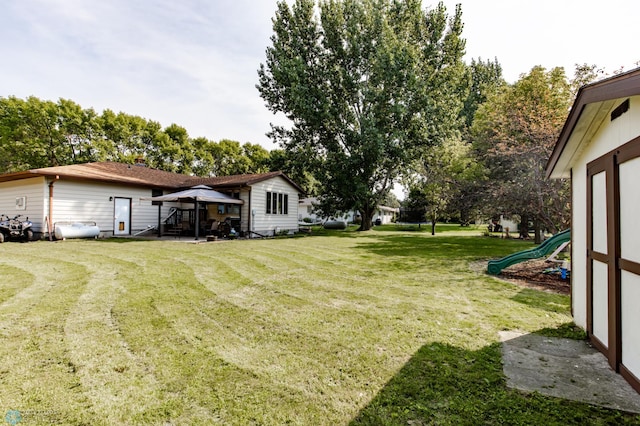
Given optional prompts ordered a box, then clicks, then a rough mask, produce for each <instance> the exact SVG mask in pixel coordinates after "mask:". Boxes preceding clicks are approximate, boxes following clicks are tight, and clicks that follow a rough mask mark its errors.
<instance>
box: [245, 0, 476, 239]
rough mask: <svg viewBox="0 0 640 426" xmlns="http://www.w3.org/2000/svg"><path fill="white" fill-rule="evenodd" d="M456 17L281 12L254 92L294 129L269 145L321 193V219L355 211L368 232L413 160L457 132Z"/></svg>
mask: <svg viewBox="0 0 640 426" xmlns="http://www.w3.org/2000/svg"><path fill="white" fill-rule="evenodd" d="M316 12H317V13H316ZM461 15H462V12H461V9H460V7H458V8H456V11H455V14H454V15H453V16H452V17H449V16H448V15H447V12H446V8H445V7H444V5H443V4H442V3H440V4H439V5H438V6H436V7H435V8H434V9H431V10H423V9H422V4H421V2H420V1H419V0H412V1H403V2H397V1H391V0H364V1H362V0H327V1H322V2H320V3H319V4H318V5H317V7H316V4H315V1H312V0H297V1H295V2H294V4H293V5H292V6H291V7H290V6H289V5H288V4H287V3H285V2H280V3H278V8H277V11H276V16H275V18H274V19H273V31H274V34H273V36H272V38H271V40H272V43H273V44H272V46H270V47H268V48H267V52H266V61H265V63H264V64H261V66H260V69H259V71H258V74H259V84H258V85H257V88H258V90H259V91H260V94H261V96H262V97H263V99H264V100H265V102H266V104H267V106H268V108H269V109H270V110H271V111H273V112H274V113H284V114H285V115H286V116H287V117H288V118H289V119H290V121H291V126H289V127H285V126H273V129H272V132H271V134H270V136H271V137H272V139H273V140H274V141H275V142H276V143H279V144H280V145H281V146H282V147H283V149H284V150H285V151H287V152H288V153H290V158H292V159H296V160H297V161H300V162H302V163H303V164H304V167H303V168H305V169H306V170H309V171H310V172H311V174H312V175H313V176H314V178H315V180H316V181H317V182H319V183H320V185H319V186H318V195H319V196H320V200H321V209H322V210H323V211H324V212H325V213H328V214H332V213H335V212H336V211H347V210H351V209H356V210H359V211H360V212H361V214H362V217H363V221H362V226H361V229H369V227H370V226H371V219H372V216H373V213H374V211H375V208H376V206H377V205H378V204H379V203H380V202H381V201H382V200H383V199H384V197H385V195H386V194H387V193H388V192H389V191H390V189H391V187H392V185H393V183H394V181H395V180H397V179H398V178H399V176H401V175H402V174H403V173H404V172H405V171H406V170H407V169H408V168H409V167H410V164H411V162H412V161H413V159H414V157H415V156H416V153H417V152H419V151H420V149H422V148H424V147H426V146H430V145H435V144H439V143H441V142H442V141H443V140H445V139H446V138H447V137H449V136H450V135H451V134H452V133H453V132H454V131H455V129H456V126H457V123H458V120H459V113H460V111H461V109H462V102H463V98H462V97H461V96H460V92H459V90H460V87H462V80H463V79H464V78H465V68H464V64H463V62H462V56H463V54H464V46H465V41H464V40H463V39H462V38H461V33H462V26H463V25H462V18H461Z"/></svg>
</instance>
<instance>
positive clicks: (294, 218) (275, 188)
mask: <svg viewBox="0 0 640 426" xmlns="http://www.w3.org/2000/svg"><path fill="white" fill-rule="evenodd" d="M267 192H277V193H283V194H288V195H289V204H288V214H286V215H284V214H267V207H266V199H267ZM248 204H249V203H247V202H246V201H245V206H247V205H248ZM246 208H248V206H247V207H246ZM251 210H255V215H252V223H251V229H250V230H251V231H253V232H256V233H258V234H261V235H272V234H273V233H274V232H275V231H276V230H278V231H285V230H292V231H298V192H297V190H296V188H294V187H293V186H291V184H289V182H287V180H285V179H284V178H282V177H280V176H277V177H274V178H272V179H269V180H266V181H262V182H258V183H256V184H254V185H252V188H251ZM248 213H249V214H251V212H250V211H249V212H248Z"/></svg>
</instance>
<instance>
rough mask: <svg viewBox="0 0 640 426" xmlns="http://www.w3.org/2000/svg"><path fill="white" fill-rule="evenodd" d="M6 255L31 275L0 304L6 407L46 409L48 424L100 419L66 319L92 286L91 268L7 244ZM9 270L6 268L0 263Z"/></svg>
mask: <svg viewBox="0 0 640 426" xmlns="http://www.w3.org/2000/svg"><path fill="white" fill-rule="evenodd" d="M10 249H11V250H14V251H12V252H11V253H6V252H5V253H2V252H1V251H0V253H2V256H4V258H5V259H13V260H17V259H22V260H24V259H29V262H28V263H27V262H12V264H14V265H20V266H19V267H20V268H21V269H23V273H24V276H31V277H32V282H31V285H29V286H27V287H25V288H24V289H23V290H22V291H21V292H18V293H17V294H16V295H14V297H13V298H11V299H9V300H7V301H5V302H4V303H3V304H2V306H1V307H0V333H1V341H2V344H1V345H0V359H1V360H2V362H1V363H0V389H2V391H1V394H0V404H1V406H2V408H5V409H7V410H8V409H15V410H22V411H26V410H29V409H35V407H37V409H38V410H39V411H40V412H42V413H45V414H46V415H45V423H46V422H53V423H58V422H60V423H67V422H69V423H82V422H83V421H85V420H86V419H90V418H93V417H94V413H93V412H92V407H91V404H90V403H89V402H88V401H87V400H86V398H85V396H84V395H83V393H82V386H81V383H80V382H79V380H78V376H77V374H76V372H77V367H76V365H75V364H74V362H73V360H72V357H71V355H70V353H69V350H68V347H67V345H66V340H65V333H64V323H65V321H66V319H67V318H68V316H69V314H70V312H71V309H72V307H73V305H74V304H75V303H76V302H77V300H78V299H79V297H80V296H81V295H82V293H83V292H84V290H85V288H86V285H87V275H88V273H87V270H86V269H85V268H84V267H82V266H81V265H77V264H75V263H73V262H72V261H64V260H61V259H58V258H52V257H50V256H51V253H49V252H45V253H40V252H38V253H33V252H31V250H30V247H27V246H26V245H25V246H22V245H17V247H16V245H13V244H11V245H10V244H7V245H3V246H2V249H0V250H2V251H4V250H10ZM0 270H2V271H3V272H4V270H5V269H4V266H0Z"/></svg>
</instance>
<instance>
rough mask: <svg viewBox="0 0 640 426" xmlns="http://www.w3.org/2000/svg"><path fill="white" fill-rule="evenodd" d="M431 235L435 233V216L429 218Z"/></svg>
mask: <svg viewBox="0 0 640 426" xmlns="http://www.w3.org/2000/svg"><path fill="white" fill-rule="evenodd" d="M431 235H436V218H435V217H432V218H431Z"/></svg>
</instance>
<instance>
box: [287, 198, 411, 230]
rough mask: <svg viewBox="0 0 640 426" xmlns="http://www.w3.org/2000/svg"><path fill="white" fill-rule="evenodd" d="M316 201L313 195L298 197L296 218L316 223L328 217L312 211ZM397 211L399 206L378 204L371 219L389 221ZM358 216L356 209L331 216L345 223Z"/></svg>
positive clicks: (381, 221) (393, 218)
mask: <svg viewBox="0 0 640 426" xmlns="http://www.w3.org/2000/svg"><path fill="white" fill-rule="evenodd" d="M317 203H318V199H317V198H315V197H307V198H302V199H300V205H299V206H298V220H299V221H300V222H302V221H304V220H305V219H307V220H310V221H311V222H313V223H316V222H323V221H324V220H326V219H329V218H326V217H321V216H318V215H317V214H316V212H315V211H314V204H317ZM399 211H400V209H399V208H394V207H387V206H378V208H377V209H376V211H375V212H374V214H373V221H374V223H375V221H376V220H377V219H380V223H381V224H387V223H391V222H393V221H394V220H395V219H396V218H397V216H398V212H399ZM359 216H360V213H358V212H357V211H354V210H349V211H348V212H346V213H344V214H342V215H339V216H335V217H333V218H334V219H338V220H344V221H346V222H347V223H353V222H355V221H356V220H357V219H358V217H359Z"/></svg>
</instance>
